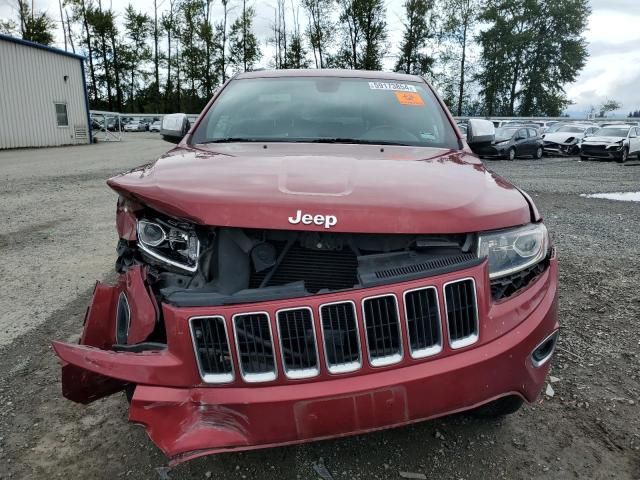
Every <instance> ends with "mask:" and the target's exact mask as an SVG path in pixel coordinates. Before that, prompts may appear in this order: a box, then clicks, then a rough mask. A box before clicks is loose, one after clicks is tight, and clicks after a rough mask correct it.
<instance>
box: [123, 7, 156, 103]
mask: <svg viewBox="0 0 640 480" xmlns="http://www.w3.org/2000/svg"><path fill="white" fill-rule="evenodd" d="M124 28H125V34H126V37H127V39H128V40H129V42H130V43H129V45H128V48H127V60H128V61H127V65H128V67H129V68H128V70H129V108H130V110H131V111H132V112H135V111H140V110H141V109H140V107H139V106H137V105H136V104H135V95H136V90H137V89H138V85H137V82H136V79H139V78H142V80H143V81H144V80H146V79H147V77H148V71H147V70H146V69H145V68H144V67H145V65H146V64H147V62H149V61H150V60H151V59H152V54H151V48H150V47H149V42H148V40H149V38H150V36H151V34H152V33H153V21H152V20H151V17H149V15H147V14H146V13H142V12H136V11H135V9H134V8H133V5H131V4H129V6H128V7H127V9H126V10H125V21H124Z"/></svg>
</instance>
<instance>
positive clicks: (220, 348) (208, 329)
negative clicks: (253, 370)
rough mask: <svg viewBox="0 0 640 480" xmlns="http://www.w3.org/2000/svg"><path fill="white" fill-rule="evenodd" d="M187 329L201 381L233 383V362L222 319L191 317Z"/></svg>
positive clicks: (218, 317) (215, 317) (216, 317)
mask: <svg viewBox="0 0 640 480" xmlns="http://www.w3.org/2000/svg"><path fill="white" fill-rule="evenodd" d="M189 328H190V329H191V339H192V342H193V349H194V352H195V355H196V362H197V364H198V371H199V372H200V377H201V378H202V380H203V381H204V382H206V383H228V382H231V381H233V379H234V374H233V362H232V360H231V353H230V351H229V336H228V335H227V326H226V323H225V320H224V318H223V317H220V316H212V317H192V318H190V319H189Z"/></svg>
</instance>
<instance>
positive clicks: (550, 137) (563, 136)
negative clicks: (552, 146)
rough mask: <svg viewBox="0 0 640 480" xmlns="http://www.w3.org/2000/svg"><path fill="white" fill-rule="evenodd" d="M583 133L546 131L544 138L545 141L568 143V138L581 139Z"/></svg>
mask: <svg viewBox="0 0 640 480" xmlns="http://www.w3.org/2000/svg"><path fill="white" fill-rule="evenodd" d="M582 135H583V134H582V133H572V132H553V133H545V134H544V138H543V139H542V140H543V141H545V142H553V143H567V140H569V139H570V138H574V139H580V138H582Z"/></svg>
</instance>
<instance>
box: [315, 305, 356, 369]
mask: <svg viewBox="0 0 640 480" xmlns="http://www.w3.org/2000/svg"><path fill="white" fill-rule="evenodd" d="M320 320H321V323H322V337H323V340H324V351H325V359H326V362H327V368H328V370H329V372H331V373H347V372H352V371H354V370H357V369H359V368H360V367H361V366H362V359H361V356H360V333H359V330H358V320H357V316H356V307H355V304H354V303H353V302H352V301H345V302H336V303H328V304H324V305H321V306H320Z"/></svg>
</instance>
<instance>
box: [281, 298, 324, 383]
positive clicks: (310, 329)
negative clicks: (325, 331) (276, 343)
mask: <svg viewBox="0 0 640 480" xmlns="http://www.w3.org/2000/svg"><path fill="white" fill-rule="evenodd" d="M278 335H279V337H280V350H281V352H282V364H283V365H284V373H285V375H286V376H287V377H289V378H307V377H313V376H315V375H317V374H318V373H319V372H320V370H319V368H318V352H317V348H316V335H315V329H314V326H313V316H312V314H311V309H310V308H295V309H289V310H280V311H279V312H278Z"/></svg>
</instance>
